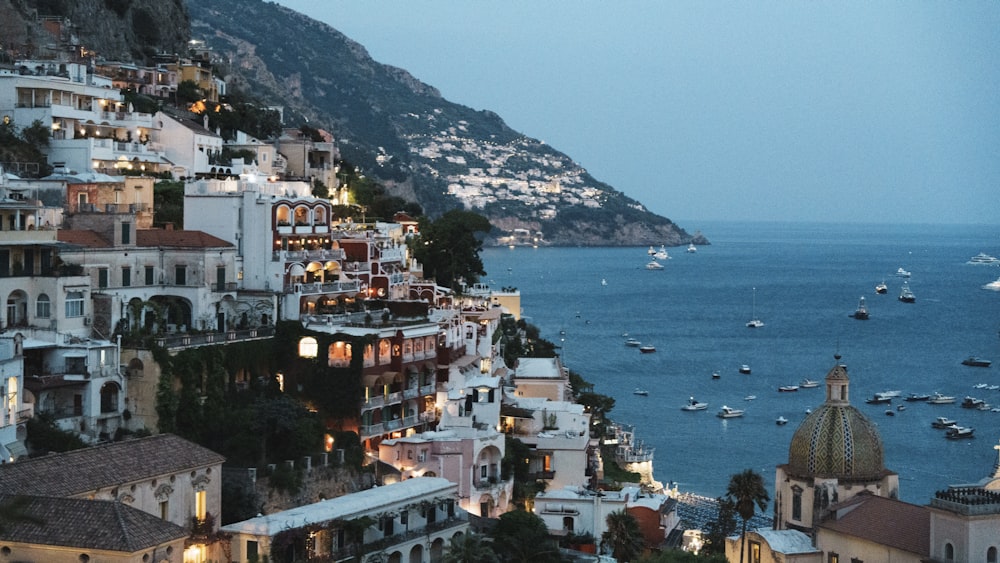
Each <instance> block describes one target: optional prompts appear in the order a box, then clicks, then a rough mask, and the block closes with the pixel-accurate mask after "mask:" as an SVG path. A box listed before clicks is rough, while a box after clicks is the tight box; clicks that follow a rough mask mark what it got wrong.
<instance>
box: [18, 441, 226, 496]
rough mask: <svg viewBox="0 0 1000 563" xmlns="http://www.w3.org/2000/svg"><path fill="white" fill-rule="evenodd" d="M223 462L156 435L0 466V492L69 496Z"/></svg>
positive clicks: (206, 451)
mask: <svg viewBox="0 0 1000 563" xmlns="http://www.w3.org/2000/svg"><path fill="white" fill-rule="evenodd" d="M223 461H225V458H223V457H222V456H221V455H219V454H217V453H215V452H213V451H211V450H209V449H206V448H203V447H201V446H199V445H197V444H194V443H192V442H188V441H187V440H185V439H183V438H181V437H179V436H174V435H173V434H158V435H156V436H150V437H148V438H138V439H135V440H125V441H122V442H112V443H109V444H101V445H99V446H92V447H89V448H83V449H79V450H73V451H70V452H64V453H57V454H49V455H47V456H42V457H36V458H31V459H26V460H23V461H21V460H19V461H17V462H15V463H5V464H3V465H0V494H25V495H43V496H57V497H70V496H75V495H80V494H83V493H87V492H90V491H96V490H98V489H103V488H106V487H120V486H122V485H127V484H130V483H136V482H140V481H145V480H148V479H152V478H154V477H157V476H160V475H168V474H172V473H180V472H183V471H190V470H192V469H196V468H199V467H204V466H208V465H215V464H221V463H222V462H223Z"/></svg>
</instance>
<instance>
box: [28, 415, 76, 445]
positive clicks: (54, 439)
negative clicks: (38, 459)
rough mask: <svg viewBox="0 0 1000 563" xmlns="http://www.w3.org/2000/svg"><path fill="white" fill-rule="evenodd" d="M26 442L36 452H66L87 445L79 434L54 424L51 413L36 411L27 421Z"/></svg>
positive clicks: (53, 417)
mask: <svg viewBox="0 0 1000 563" xmlns="http://www.w3.org/2000/svg"><path fill="white" fill-rule="evenodd" d="M27 442H28V444H29V445H30V446H31V449H32V450H33V451H38V452H68V451H70V450H78V449H80V448H84V447H86V446H87V444H85V443H84V442H83V440H81V439H80V437H79V436H77V435H76V434H74V433H73V432H67V431H65V430H62V429H60V428H59V427H58V426H56V420H55V416H53V415H52V413H46V412H36V413H35V416H34V418H32V419H31V420H29V421H28V438H27Z"/></svg>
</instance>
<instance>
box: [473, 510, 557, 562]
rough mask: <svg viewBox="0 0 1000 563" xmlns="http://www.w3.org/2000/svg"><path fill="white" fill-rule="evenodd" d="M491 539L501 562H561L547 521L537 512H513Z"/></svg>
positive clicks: (502, 516) (507, 516)
mask: <svg viewBox="0 0 1000 563" xmlns="http://www.w3.org/2000/svg"><path fill="white" fill-rule="evenodd" d="M490 536H491V537H492V538H493V546H494V549H495V550H496V552H497V554H498V555H499V556H500V560H501V561H504V562H505V563H506V562H509V563H550V562H551V563H557V562H559V561H560V560H561V559H560V557H559V549H558V546H557V545H556V543H555V542H554V541H553V540H552V538H550V537H549V530H548V528H546V526H545V522H544V521H542V519H541V517H539V516H537V515H535V514H534V513H531V512H525V511H524V510H512V511H510V512H507V513H505V514H503V515H501V516H500V520H499V521H498V522H497V525H496V527H494V528H493V530H492V531H491V532H490Z"/></svg>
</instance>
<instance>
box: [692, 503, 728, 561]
mask: <svg viewBox="0 0 1000 563" xmlns="http://www.w3.org/2000/svg"><path fill="white" fill-rule="evenodd" d="M716 500H717V501H718V503H719V512H718V516H717V517H716V519H715V520H711V521H709V522H708V523H707V524H706V525H705V540H706V541H705V545H704V546H703V547H702V550H701V552H702V553H704V554H706V555H722V556H725V554H726V538H727V537H729V535H730V534H732V533H733V532H734V531H736V506H735V505H734V504H733V502H732V501H729V500H726V499H724V498H719V499H716Z"/></svg>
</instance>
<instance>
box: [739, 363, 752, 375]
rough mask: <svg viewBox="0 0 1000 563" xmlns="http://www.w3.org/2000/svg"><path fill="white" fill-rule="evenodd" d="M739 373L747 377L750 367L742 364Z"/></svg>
mask: <svg viewBox="0 0 1000 563" xmlns="http://www.w3.org/2000/svg"><path fill="white" fill-rule="evenodd" d="M740 373H743V374H747V375H749V374H750V366H748V365H746V364H743V365H742V366H740Z"/></svg>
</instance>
